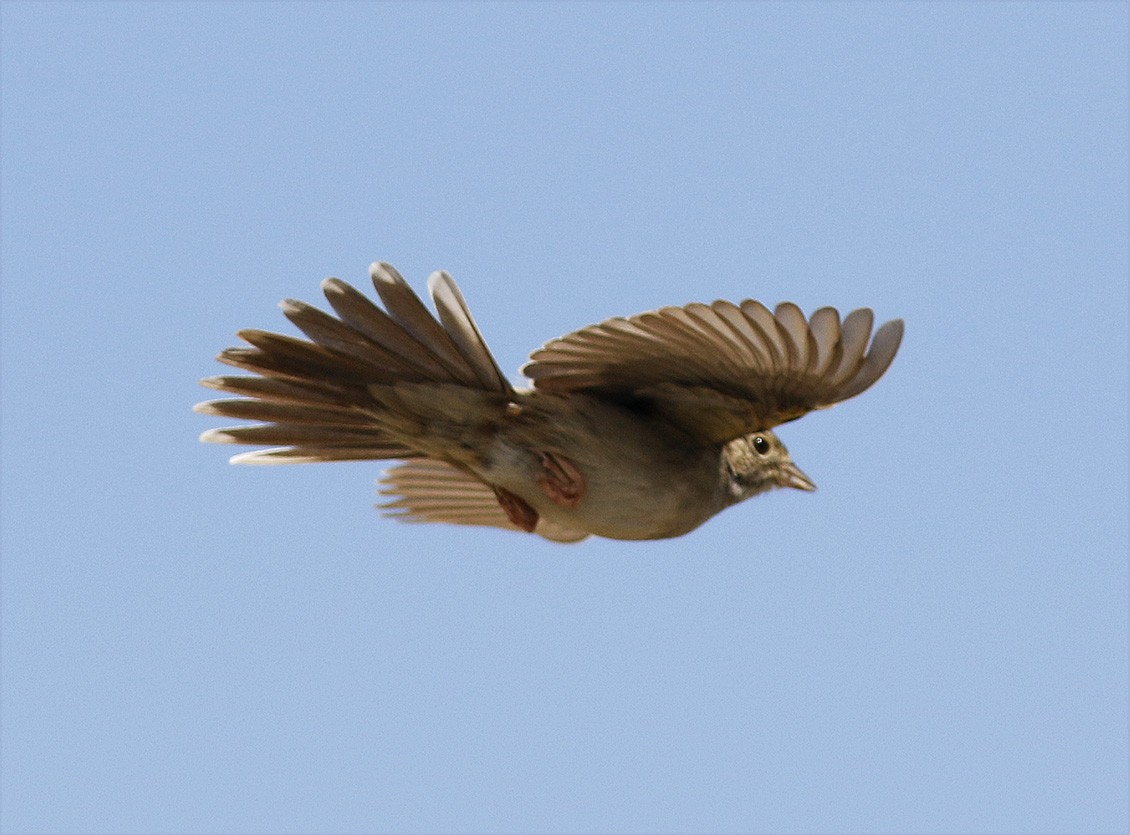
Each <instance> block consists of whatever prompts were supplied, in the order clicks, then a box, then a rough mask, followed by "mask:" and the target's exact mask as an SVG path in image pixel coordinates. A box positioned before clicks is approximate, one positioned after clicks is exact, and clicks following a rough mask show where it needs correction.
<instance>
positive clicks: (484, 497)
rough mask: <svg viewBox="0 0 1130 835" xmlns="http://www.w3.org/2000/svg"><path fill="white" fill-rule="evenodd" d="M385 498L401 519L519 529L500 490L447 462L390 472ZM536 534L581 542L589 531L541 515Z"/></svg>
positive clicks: (383, 490) (390, 511) (384, 487)
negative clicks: (508, 515)
mask: <svg viewBox="0 0 1130 835" xmlns="http://www.w3.org/2000/svg"><path fill="white" fill-rule="evenodd" d="M380 485H381V490H380V493H381V495H383V496H390V497H393V498H392V499H391V500H390V501H387V502H385V503H384V504H382V505H380V507H381V509H382V510H384V511H385V515H386V516H391V517H392V518H394V519H398V520H399V521H401V522H447V523H449V524H455V525H484V526H487V527H492V528H506V529H507V530H511V531H519V530H521V528H519V527H518V526H517V525H514V524H512V523H511V522H510V520H509V519H507V518H506V513H505V512H504V511H503V510H502V508H501V507H500V506H499V504H498V498H497V497H496V496H495V494H494V491H493V490H492V489H491V488H490V487H489V486H488V485H486V484H484V483H483V482H481V481H479V480H478V479H477V478H475V477H474V476H471V475H468V474H467V473H465V472H463V471H462V470H460V469H457V468H456V467H453V466H451V465H450V464H447V463H445V462H443V461H434V460H431V459H418V460H414V461H409V462H407V463H405V464H399V465H397V466H395V467H392V468H391V469H389V470H387V471H386V472H385V474H384V475H383V476H382V477H381V480H380ZM534 533H536V534H538V535H539V536H542V537H545V538H546V539H549V540H552V541H553V542H579V541H580V540H582V539H584V538H585V537H586V536H588V534H587V533H585V532H584V531H578V530H573V529H571V528H566V527H563V526H561V525H556V524H554V523H553V522H550V521H548V520H546V519H544V518H543V519H539V520H538V523H537V527H536V528H534Z"/></svg>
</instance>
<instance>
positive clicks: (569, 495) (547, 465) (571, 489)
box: [537, 452, 585, 508]
mask: <svg viewBox="0 0 1130 835" xmlns="http://www.w3.org/2000/svg"><path fill="white" fill-rule="evenodd" d="M541 465H542V467H543V468H544V469H545V472H544V473H542V474H541V475H540V476H538V478H537V482H538V486H539V487H541V489H542V491H543V492H544V493H545V494H546V495H547V496H549V499H550V501H552V502H553V503H554V504H559V505H561V506H562V507H568V508H574V507H576V506H577V505H578V504H580V502H581V499H582V498H584V495H585V477H584V476H583V475H581V471H580V470H578V469H577V466H576V465H575V464H574V463H573V462H572V461H570V460H569V459H568V458H566V457H564V456H563V455H554V454H553V453H552V452H543V453H542V454H541Z"/></svg>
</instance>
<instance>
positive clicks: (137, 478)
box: [0, 2, 1130, 832]
mask: <svg viewBox="0 0 1130 835" xmlns="http://www.w3.org/2000/svg"><path fill="white" fill-rule="evenodd" d="M0 15H2V24H3V42H2V46H3V49H2V52H3V58H2V61H3V65H2V69H3V76H2V82H3V100H2V104H3V111H2V112H3V131H2V142H3V146H2V151H3V154H2V156H3V169H2V174H3V189H2V209H3V218H2V219H3V241H2V243H3V247H2V269H3V288H2V293H3V295H2V302H3V313H2V316H3V319H2V325H3V450H2V452H3V528H2V535H3V540H2V545H3V575H2V579H3V585H2V593H3V597H2V604H3V605H2V609H3V614H2V619H3V620H2V626H3V647H2V649H3V654H2V661H3V679H2V684H3V703H2V708H3V710H2V734H3V736H2V749H0V752H2V758H3V760H2V761H3V773H2V781H3V782H2V806H0V814H2V821H0V824H2V827H3V829H4V831H6V832H62V831H67V832H103V831H115V832H185V831H198V832H230V831H242V832H298V831H303V832H344V831H373V830H382V831H435V830H446V831H479V832H482V831H497V830H521V831H561V830H587V831H639V830H695V831H702V830H711V831H849V830H851V831H900V832H936V831H984V832H991V831H1010V832H1037V831H1038V832H1080V831H1118V830H1125V829H1126V827H1127V825H1128V823H1130V821H1128V813H1127V784H1128V775H1127V761H1128V760H1127V757H1128V750H1127V687H1128V684H1127V654H1128V647H1127V545H1128V530H1127V498H1128V496H1127V477H1128V452H1127V445H1128V441H1127V422H1128V415H1127V401H1128V391H1127V350H1128V348H1127V274H1128V269H1130V267H1128V229H1130V218H1128V209H1127V206H1128V187H1127V182H1128V174H1127V154H1128V152H1127V134H1128V118H1127V98H1128V95H1127V94H1128V91H1127V74H1128V70H1127V35H1128V31H1127V30H1128V26H1127V19H1128V10H1127V6H1126V4H1124V3H1113V2H1112V3H1051V2H1048V3H1031V4H1025V3H1002V4H994V3H974V4H962V3H944V4H931V3H901V4H900V3H876V4H857V3H838V4H823V3H787V4H769V3H766V4H717V5H715V4H662V5H650V4H644V3H638V4H621V5H603V4H597V3H586V4H579V5H573V4H552V5H524V4H513V3H504V4H497V5H495V4H491V5H478V4H458V5H447V4H419V5H394V4H389V5H369V4H363V3H350V4H329V3H327V4H317V5H303V6H295V5H286V4H281V3H270V4H260V3H256V4H248V5H238V4H215V3H207V4H173V3H160V4H126V3H116V4H99V3H82V4H74V5H72V4H65V3H48V4H42V3H17V2H6V3H4V4H3V6H2V8H0ZM377 259H380V260H386V261H389V262H391V263H393V264H395V265H396V266H397V267H398V268H399V269H400V270H401V272H403V273H404V274H405V276H407V277H408V278H409V280H410V281H412V282H413V283H414V285H415V286H416V287H418V288H421V287H422V286H423V281H424V279H425V277H426V275H427V273H428V272H430V271H431V270H433V269H439V268H443V269H447V270H449V271H451V272H452V273H453V274H454V275H455V277H456V279H457V280H458V281H459V282H460V284H461V286H462V288H463V291H464V293H465V295H466V296H467V298H468V300H469V302H470V304H471V307H472V309H473V310H474V311H475V313H476V316H477V319H478V321H479V324H480V326H481V327H482V329H483V331H484V333H485V334H486V336H487V339H488V341H489V342H490V344H491V346H492V348H493V349H494V351H495V352H496V354H497V356H498V358H499V362H500V364H501V365H502V367H503V368H504V369H506V370H507V371H508V372H513V373H514V374H515V375H516V372H517V369H518V367H519V366H520V365H521V363H522V361H523V359H524V358H525V356H526V354H527V353H528V352H529V351H530V350H532V349H533V348H535V347H537V346H538V345H540V344H541V343H542V342H544V341H545V340H547V339H549V338H551V337H553V336H556V335H558V334H561V333H564V332H566V331H568V330H571V329H573V328H576V327H579V326H582V325H585V324H588V323H590V322H594V321H597V320H600V319H603V318H605V317H607V316H612V315H625V314H631V313H635V312H638V311H642V310H647V309H650V308H654V307H658V306H661V305H665V304H683V303H686V302H690V301H696V300H701V301H710V300H712V299H715V298H726V299H733V300H740V299H743V298H748V297H753V298H757V299H760V300H762V301H764V302H766V303H768V304H774V303H776V302H778V301H780V300H782V299H789V300H792V301H795V302H797V303H798V304H799V305H800V306H801V307H802V308H803V309H805V310H806V311H811V310H813V309H814V308H816V307H819V306H822V305H834V306H837V307H839V308H840V309H841V310H846V309H851V308H853V307H858V306H870V307H873V308H874V309H875V311H876V315H877V317H878V318H879V319H880V320H884V319H887V318H892V317H895V316H901V317H903V318H905V320H906V327H907V331H906V338H905V341H904V343H903V348H902V351H901V353H900V355H899V357H898V358H897V360H896V361H895V363H894V365H893V367H892V369H891V371H890V372H889V373H888V375H887V376H886V377H885V378H884V379H882V380H881V381H880V382H879V383H878V384H877V385H876V386H875V388H874V389H872V390H870V391H868V392H867V393H865V394H864V395H862V396H861V397H859V398H858V399H856V400H852V401H850V402H848V403H846V404H844V405H842V406H839V407H837V408H835V409H833V410H831V411H828V412H822V413H819V414H815V415H811V416H809V417H807V418H805V419H804V420H802V421H800V422H798V423H795V424H791V425H789V426H787V427H785V428H783V429H782V431H781V435H782V438H783V440H784V441H785V442H786V443H787V444H788V445H789V447H790V450H791V451H792V453H793V456H794V458H795V459H796V460H797V462H798V464H799V465H800V466H801V467H802V468H803V469H804V470H805V471H806V472H807V473H808V474H809V475H810V476H811V477H812V478H813V479H814V480H815V481H816V482H817V483H818V484H819V485H820V490H819V491H818V492H816V493H814V494H804V493H801V492H799V491H788V492H785V491H781V492H779V493H775V494H770V495H767V496H764V497H760V498H758V499H755V500H753V501H750V502H748V503H746V504H743V505H740V506H739V507H737V508H734V509H731V510H728V511H726V512H725V513H723V514H722V515H720V516H719V517H717V518H716V519H714V520H713V521H711V522H710V523H709V524H708V525H706V526H705V527H703V528H702V529H700V530H698V531H696V532H694V533H692V534H690V535H688V536H686V537H684V538H681V539H676V540H671V541H665V542H656V543H645V544H632V543H617V542H608V541H590V542H586V543H583V544H581V545H577V546H571V547H563V546H557V545H554V544H551V543H547V542H542V541H539V540H538V539H536V538H533V537H529V536H524V535H519V534H511V533H507V532H502V531H491V530H477V529H457V528H447V527H440V526H408V525H398V524H395V523H393V522H391V521H390V520H386V519H382V518H381V517H380V516H379V515H378V514H377V513H375V512H374V511H373V510H372V508H371V505H372V503H373V500H374V493H373V490H374V487H373V480H374V479H375V478H376V477H377V476H378V474H379V472H380V470H381V466H380V465H378V464H376V463H374V464H365V463H360V464H341V465H322V466H307V467H301V466H296V467H278V468H238V467H229V466H228V465H227V464H226V458H227V455H228V454H230V452H231V451H232V450H231V449H230V448H222V447H206V446H202V445H200V444H198V443H197V440H196V439H197V435H198V434H199V433H200V432H201V431H203V430H204V429H207V428H209V427H211V426H215V425H217V424H218V423H222V421H217V420H216V419H209V418H206V417H202V416H200V415H195V414H193V413H192V412H191V411H190V408H191V406H192V404H193V403H194V402H196V401H198V400H201V399H205V398H206V397H207V396H208V393H207V392H206V391H204V390H203V389H200V388H199V387H198V386H197V380H198V379H199V378H200V377H203V376H207V375H211V374H215V373H220V371H221V366H219V365H217V364H216V363H215V362H214V361H213V359H212V358H213V356H214V355H215V354H216V352H217V351H219V350H220V349H221V348H223V347H226V346H227V345H230V344H233V341H234V336H233V335H234V332H235V331H236V330H237V329H239V328H242V327H261V328H268V329H276V328H277V329H282V330H287V331H288V332H289V328H288V326H287V323H286V322H285V320H284V319H283V317H282V315H281V313H280V312H279V311H278V310H277V308H276V307H275V303H276V302H277V301H278V300H279V299H282V298H284V297H288V296H289V297H297V298H303V299H307V300H310V301H318V297H319V293H318V282H319V281H320V280H321V279H322V278H324V277H325V276H328V275H336V276H339V277H341V278H344V279H346V280H350V281H353V282H355V283H357V284H358V285H361V286H364V285H365V283H366V268H367V265H368V264H369V262H370V261H373V260H377Z"/></svg>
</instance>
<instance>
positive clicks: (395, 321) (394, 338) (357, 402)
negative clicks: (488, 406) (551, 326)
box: [196, 264, 513, 464]
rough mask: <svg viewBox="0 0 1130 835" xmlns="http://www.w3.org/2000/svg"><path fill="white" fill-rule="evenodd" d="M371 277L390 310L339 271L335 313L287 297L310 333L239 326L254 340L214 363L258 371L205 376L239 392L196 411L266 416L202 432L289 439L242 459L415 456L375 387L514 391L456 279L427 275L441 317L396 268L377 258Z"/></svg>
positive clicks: (292, 313)
mask: <svg viewBox="0 0 1130 835" xmlns="http://www.w3.org/2000/svg"><path fill="white" fill-rule="evenodd" d="M371 275H372V279H373V284H374V286H375V287H376V289H377V293H378V294H379V295H380V297H381V301H382V302H383V303H384V306H385V310H381V309H380V308H379V307H377V306H376V305H375V304H373V303H372V302H371V301H370V300H369V299H367V298H366V297H365V296H363V295H362V294H361V293H359V292H358V291H357V290H355V289H354V288H353V287H351V286H349V285H348V284H346V283H345V282H343V281H340V280H338V279H332V278H331V279H326V281H324V282H323V283H322V290H323V292H324V293H325V295H326V298H327V299H328V300H329V303H330V305H331V306H332V308H333V310H334V312H335V313H337V317H338V318H335V317H334V316H332V315H330V314H328V313H326V312H324V311H322V310H319V309H318V308H316V307H313V306H311V305H309V304H306V303H304V302H301V301H296V300H294V299H287V300H285V301H283V302H282V303H281V305H280V306H281V307H282V310H283V313H284V315H286V317H287V318H288V319H290V321H291V322H293V323H294V325H295V326H297V327H298V328H299V330H301V331H302V332H303V334H305V335H306V337H307V338H308V340H309V341H308V340H307V339H300V338H297V337H293V336H285V335H283V334H277V333H272V332H269V331H262V330H256V329H247V330H242V331H239V333H238V335H239V337H240V338H241V339H243V340H244V341H245V342H247V343H248V344H249V345H250V346H251V347H249V348H246V347H243V348H228V349H226V350H224V351H222V352H221V353H220V355H219V356H218V357H217V359H218V360H219V361H220V362H223V363H225V364H227V365H231V366H234V367H236V368H240V369H243V370H245V371H250V372H252V374H254V375H258V376H236V375H225V376H218V377H209V378H206V379H204V380H202V381H201V383H202V385H204V386H205V387H207V388H211V389H216V390H219V391H226V392H230V393H232V394H236V395H242V397H240V398H237V399H227V400H211V401H206V402H204V403H200V404H199V405H198V406H197V407H196V410H197V411H198V412H201V413H203V414H211V415H221V416H225V417H233V418H239V419H244V420H255V421H263V422H262V423H258V424H252V425H248V426H236V427H230V428H223V429H213V430H210V431H208V432H205V433H204V434H203V435H202V436H201V440H203V441H208V442H213V443H235V444H281V445H282V446H279V447H276V448H272V449H265V450H257V451H254V452H248V453H243V454H241V455H237V456H235V457H234V458H232V462H233V463H256V464H267V463H293V462H307V461H346V460H369V459H389V458H402V459H409V458H414V457H418V456H419V455H421V453H420V451H419V450H417V449H414V448H413V447H411V446H408V445H407V444H406V443H404V442H402V441H401V440H397V438H396V437H393V435H398V434H399V433H397V432H396V431H395V430H391V431H393V435H390V434H389V432H390V429H389V427H390V426H391V425H392V424H390V423H389V422H388V421H386V420H384V419H383V418H384V415H383V414H382V403H383V401H382V400H381V399H380V398H378V397H377V396H376V395H375V392H377V391H378V389H379V388H383V387H386V386H393V385H395V384H397V383H437V384H443V385H445V386H448V387H450V386H452V385H454V386H461V387H466V388H470V389H474V390H478V391H492V392H500V393H504V394H508V393H510V392H512V391H513V389H512V388H511V386H510V383H509V382H507V380H506V378H505V377H504V376H503V374H502V372H501V370H500V369H499V368H498V365H497V363H495V361H494V358H493V357H492V355H491V353H490V350H489V349H488V348H487V346H486V343H485V341H484V340H483V338H482V334H481V333H480V332H479V330H478V327H477V326H476V325H475V322H474V319H472V318H471V313H470V311H469V310H468V309H467V305H466V302H465V301H464V300H463V297H462V296H461V295H460V293H459V290H458V288H457V287H456V286H455V283H454V282H453V281H452V280H451V278H450V276H447V275H446V273H444V274H437V275H435V276H433V277H432V279H431V281H430V282H429V284H430V288H431V291H432V298H433V300H434V302H435V305H436V309H437V311H438V315H439V318H438V319H437V318H436V317H435V316H433V315H432V314H430V313H429V312H428V310H427V308H426V307H424V305H423V303H422V302H421V301H420V299H419V298H418V297H417V296H416V294H415V293H413V292H412V290H411V288H409V287H408V285H407V283H406V282H405V281H404V279H403V278H401V276H400V274H399V273H397V272H396V271H395V270H394V269H392V267H390V266H388V265H387V264H374V265H373V266H372V267H371ZM386 311H387V312H386Z"/></svg>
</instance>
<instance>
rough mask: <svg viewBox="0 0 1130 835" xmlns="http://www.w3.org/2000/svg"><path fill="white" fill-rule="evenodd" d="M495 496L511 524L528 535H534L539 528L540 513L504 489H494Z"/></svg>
mask: <svg viewBox="0 0 1130 835" xmlns="http://www.w3.org/2000/svg"><path fill="white" fill-rule="evenodd" d="M494 496H495V498H496V499H498V504H499V506H500V507H501V508H502V510H503V511H504V512H505V513H506V518H507V519H509V520H510V524H512V525H516V526H518V527H519V528H521V529H522V530H524V531H526V532H527V533H533V531H534V528H536V527H537V526H538V512H537V511H536V510H534V509H533V508H532V507H530V506H529V505H528V504H526V502H525V500H524V499H521V498H519V497H518V496H515V495H514V494H513V493H511V492H510V491H509V490H507V489H505V488H503V487H495V488H494Z"/></svg>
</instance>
